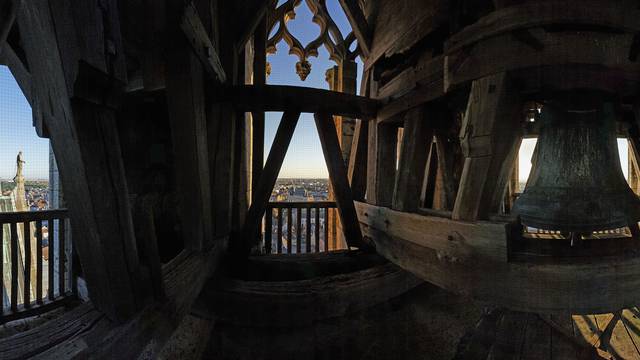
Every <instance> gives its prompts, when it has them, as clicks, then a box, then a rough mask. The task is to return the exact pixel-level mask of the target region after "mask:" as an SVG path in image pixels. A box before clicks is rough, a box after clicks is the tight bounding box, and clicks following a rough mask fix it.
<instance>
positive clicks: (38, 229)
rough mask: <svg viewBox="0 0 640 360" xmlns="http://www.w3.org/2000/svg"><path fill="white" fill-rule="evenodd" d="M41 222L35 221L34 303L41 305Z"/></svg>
mask: <svg viewBox="0 0 640 360" xmlns="http://www.w3.org/2000/svg"><path fill="white" fill-rule="evenodd" d="M42 276H43V272H42V221H41V220H37V221H36V303H38V304H40V303H42Z"/></svg>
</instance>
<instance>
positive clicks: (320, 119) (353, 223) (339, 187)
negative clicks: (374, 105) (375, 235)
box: [314, 114, 363, 247]
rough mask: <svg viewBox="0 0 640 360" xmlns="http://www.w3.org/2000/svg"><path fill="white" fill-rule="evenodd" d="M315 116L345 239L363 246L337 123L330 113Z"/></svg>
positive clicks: (349, 244) (352, 243)
mask: <svg viewBox="0 0 640 360" xmlns="http://www.w3.org/2000/svg"><path fill="white" fill-rule="evenodd" d="M314 118H315V122H316V129H317V130H318V135H319V137H320V144H321V145H322V152H323V153H324V158H325V161H326V163H327V170H328V171H329V179H330V180H331V186H332V189H333V193H334V196H335V198H336V204H337V207H338V213H339V215H340V221H341V223H342V230H343V232H344V236H345V239H346V241H347V244H348V246H358V247H359V246H362V244H363V243H362V233H361V232H360V226H359V224H358V216H357V214H356V209H355V207H354V205H353V195H352V194H351V187H350V185H349V179H348V178H347V170H346V169H345V166H344V161H343V160H342V153H341V151H340V145H339V143H338V136H337V134H336V128H335V125H334V123H333V121H332V118H331V115H329V114H314ZM316 211H318V210H316ZM316 226H318V224H316Z"/></svg>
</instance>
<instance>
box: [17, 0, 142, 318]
mask: <svg viewBox="0 0 640 360" xmlns="http://www.w3.org/2000/svg"><path fill="white" fill-rule="evenodd" d="M79 4H80V3H79ZM81 5H82V6H79V7H78V8H77V9H73V11H74V14H83V11H85V10H87V7H88V8H89V9H92V10H93V13H92V16H91V17H87V18H85V19H80V20H78V19H77V18H72V19H71V20H70V22H69V24H72V25H71V26H73V24H74V23H75V24H76V25H79V24H80V22H82V24H87V23H90V24H91V26H92V28H93V30H95V31H97V29H98V28H100V37H104V35H105V33H104V32H103V31H102V30H104V29H102V28H101V27H98V26H95V24H96V23H95V22H91V19H95V17H96V15H98V14H100V13H101V12H102V10H104V11H105V12H104V15H106V16H107V18H108V19H107V20H108V21H109V23H110V24H113V23H115V22H117V16H116V14H115V13H114V11H115V10H116V9H115V6H114V2H108V4H107V2H105V4H104V5H105V6H103V7H102V10H101V11H95V10H96V8H97V5H96V3H95V2H89V1H87V2H86V4H85V2H81ZM53 10H64V11H67V10H69V11H71V10H70V9H69V7H68V6H67V7H62V6H50V4H49V2H48V1H43V0H34V1H27V2H23V6H22V9H21V11H20V13H19V14H18V24H19V27H20V36H21V39H22V41H21V45H22V47H23V49H24V51H25V56H26V59H27V63H28V64H29V70H30V72H31V75H32V80H33V90H34V91H33V99H34V104H35V105H34V106H33V110H34V113H36V114H35V115H34V116H36V118H38V117H40V118H42V119H43V121H44V123H45V125H46V128H47V129H48V130H49V135H50V139H51V145H52V147H53V150H54V152H55V153H56V156H57V157H58V158H60V159H65V161H61V162H60V163H59V164H58V166H59V170H60V174H61V179H62V182H63V187H64V189H65V197H66V200H67V201H68V204H69V206H70V209H69V210H70V214H71V216H72V217H73V218H74V227H73V231H74V234H75V235H77V236H74V245H75V248H76V249H77V251H78V254H79V258H80V262H81V263H82V265H83V266H82V267H83V272H84V276H85V278H86V280H87V286H88V289H89V293H90V294H91V298H92V300H93V303H94V305H95V306H96V307H97V308H99V309H100V310H102V311H104V312H105V313H106V314H107V315H108V316H109V317H110V318H112V319H119V320H122V319H124V318H126V317H128V316H130V315H131V314H132V313H133V312H134V309H135V296H134V295H133V293H134V290H133V288H132V287H131V280H132V279H131V274H130V273H129V270H132V271H136V269H134V268H132V267H130V264H127V262H126V261H127V260H126V259H128V258H129V257H131V258H136V257H137V254H136V252H135V250H133V251H129V252H125V251H123V250H124V244H123V242H125V241H127V239H129V238H128V237H127V236H126V235H127V234H126V231H125V230H124V229H123V228H122V227H120V225H118V224H117V223H116V222H115V219H114V217H115V214H116V213H119V214H121V215H122V214H126V212H127V211H128V210H126V207H127V206H128V204H127V201H124V202H122V201H121V199H122V197H128V193H127V191H126V190H125V189H126V188H124V187H120V186H119V185H120V184H119V181H120V180H122V179H123V177H124V175H123V174H122V173H114V172H112V168H111V165H110V162H109V161H107V160H106V152H105V151H104V150H103V149H104V147H105V146H106V144H105V143H104V141H105V140H104V138H102V139H101V140H98V141H95V142H93V143H92V141H94V140H95V139H96V137H97V138H99V139H100V137H101V135H98V134H97V133H98V132H99V129H98V126H97V125H96V122H95V121H96V119H95V118H94V119H88V118H86V117H82V116H81V118H80V119H79V120H78V119H74V117H76V112H77V111H78V109H75V107H76V106H75V104H74V106H73V107H72V105H71V101H70V94H71V92H70V90H69V89H70V88H71V89H73V88H74V86H75V85H76V84H75V78H76V76H75V73H74V69H76V68H77V67H78V66H79V65H78V64H77V62H78V57H77V56H76V53H75V51H76V50H74V49H73V48H74V47H75V46H77V44H75V42H74V41H72V40H73V39H79V38H77V37H73V36H72V37H69V38H66V40H67V42H66V43H64V44H61V43H59V42H58V40H57V38H56V35H59V36H61V34H64V33H65V32H64V31H63V27H62V26H57V27H54V19H53V17H52V14H51V12H52V11H53ZM76 11H77V12H76ZM112 15H113V16H115V17H112ZM59 19H61V18H59V17H57V16H56V21H58V20H59ZM74 20H78V22H75V21H74ZM101 21H102V20H101ZM56 25H61V24H59V23H58V22H56ZM111 30H113V31H114V32H113V33H111V34H108V35H112V36H113V40H114V42H115V44H114V47H115V48H116V51H118V39H117V37H118V36H119V26H118V25H117V24H116V26H115V27H111ZM74 31H75V30H74ZM85 35H86V36H85ZM89 37H91V36H89V35H87V34H83V36H82V39H88V38H89ZM70 39H72V40H70ZM94 45H97V46H99V47H100V51H101V52H102V54H103V56H104V51H105V49H106V48H107V47H106V46H104V45H105V42H104V41H96V42H95V43H94ZM92 49H93V48H92ZM118 54H119V56H116V58H111V59H112V60H113V62H110V63H112V64H113V65H114V71H113V72H112V73H111V75H112V76H114V77H117V78H120V77H121V76H120V75H121V73H120V72H119V69H122V68H121V67H120V65H124V63H123V62H121V61H120V60H122V59H124V52H123V51H122V52H119V53H118ZM63 59H64V60H63ZM68 59H71V60H69V61H67V60H68ZM83 59H85V58H83ZM119 59H120V60H119ZM87 60H88V59H87ZM103 60H104V59H103ZM74 61H75V63H74ZM119 61H120V62H119ZM85 63H90V62H89V61H86V62H85ZM95 68H99V66H96V67H95ZM85 75H86V74H85ZM124 78H125V79H126V69H125V77H124ZM67 79H69V82H68V81H67ZM72 80H73V81H72ZM89 80H90V79H89V78H88V77H86V78H85V79H84V81H85V82H89ZM85 85H86V84H85ZM93 85H96V86H95V89H100V90H104V89H103V88H102V86H97V84H96V83H93ZM109 85H114V84H112V83H111V84H109ZM113 88H118V87H117V86H113ZM95 89H94V90H95ZM102 95H104V94H102ZM76 120H78V121H76ZM99 122H102V123H104V122H105V119H100V121H99ZM107 122H108V121H107ZM102 126H104V127H105V128H108V127H109V126H112V125H109V124H102ZM114 127H115V126H114ZM88 130H89V131H88ZM100 131H104V128H101V129H100ZM113 131H115V130H113ZM87 132H88V133H89V134H90V135H89V136H88V135H87ZM71 139H76V140H77V141H74V140H71ZM89 143H91V144H89ZM109 148H110V149H111V150H112V151H115V148H113V147H109ZM109 159H110V161H118V160H117V159H118V157H117V156H116V154H115V153H109ZM91 165H93V166H94V167H92V168H91V169H88V168H87V167H88V166H91ZM96 168H98V169H99V170H98V171H97V172H93V171H92V170H95V169H96ZM105 169H109V170H108V174H106V173H105ZM95 176H97V177H95ZM113 180H116V181H115V182H114V181H113ZM89 184H91V186H89ZM100 184H107V186H101V185H100ZM115 188H117V191H115V190H114V189H115ZM97 202H100V204H101V206H95V204H96V203H97ZM120 206H121V207H120ZM114 209H117V210H118V211H114ZM111 220H113V222H111ZM120 224H122V226H124V223H122V222H120ZM99 225H100V226H99ZM107 229H108V230H107ZM114 239H117V240H114Z"/></svg>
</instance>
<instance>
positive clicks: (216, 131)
mask: <svg viewBox="0 0 640 360" xmlns="http://www.w3.org/2000/svg"><path fill="white" fill-rule="evenodd" d="M231 110H232V108H231V106H229V105H223V104H210V106H208V108H207V134H208V136H207V141H208V147H209V150H208V151H209V172H210V175H209V178H210V179H211V181H212V184H211V186H212V191H211V196H212V200H211V202H212V203H213V209H212V212H213V225H214V234H215V236H216V237H218V238H219V237H222V236H225V235H227V234H229V232H230V231H231V219H232V213H233V211H232V209H233V196H232V190H233V185H234V179H235V177H234V173H233V166H234V159H235V154H234V146H235V139H234V137H235V124H234V122H233V121H229V118H232V119H233V118H234V117H235V113H234V112H233V111H231Z"/></svg>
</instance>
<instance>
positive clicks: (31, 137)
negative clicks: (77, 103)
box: [0, 66, 49, 179]
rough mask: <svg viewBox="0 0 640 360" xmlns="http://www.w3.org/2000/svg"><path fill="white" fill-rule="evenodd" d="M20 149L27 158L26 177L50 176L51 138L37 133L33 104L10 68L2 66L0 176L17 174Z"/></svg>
mask: <svg viewBox="0 0 640 360" xmlns="http://www.w3.org/2000/svg"><path fill="white" fill-rule="evenodd" d="M18 151H22V152H23V156H24V160H25V161H26V164H25V165H24V176H25V178H27V179H48V178H49V140H47V139H41V138H39V137H38V136H37V135H36V131H35V128H34V127H33V120H32V117H31V106H30V105H29V103H28V102H27V99H26V98H25V97H24V95H23V93H22V90H20V88H19V87H18V84H17V83H16V81H15V79H14V78H13V75H11V71H9V68H7V67H6V66H0V179H12V178H13V177H14V175H15V171H16V155H17V154H18Z"/></svg>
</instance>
